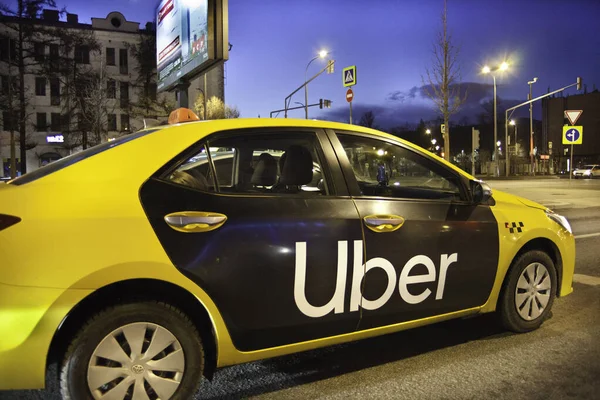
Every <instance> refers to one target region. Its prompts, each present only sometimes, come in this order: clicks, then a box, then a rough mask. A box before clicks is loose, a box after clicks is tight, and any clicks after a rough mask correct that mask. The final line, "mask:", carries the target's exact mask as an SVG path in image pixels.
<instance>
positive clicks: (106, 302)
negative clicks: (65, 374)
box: [46, 278, 218, 380]
mask: <svg viewBox="0 0 600 400" xmlns="http://www.w3.org/2000/svg"><path fill="white" fill-rule="evenodd" d="M144 300H153V301H160V302H165V303H168V304H171V305H173V306H175V307H177V308H179V309H180V310H181V311H182V312H184V313H185V314H186V315H187V316H188V317H189V318H190V320H191V321H192V322H193V323H194V325H195V326H196V328H197V329H198V332H199V333H200V336H201V340H202V344H203V346H204V350H205V354H206V360H205V368H204V376H205V377H206V378H207V379H209V380H210V379H212V377H213V375H214V372H215V369H216V366H217V349H218V347H217V341H216V340H217V339H216V338H217V335H216V334H215V330H214V326H213V323H212V321H211V318H210V315H209V313H208V310H207V309H206V308H205V307H204V305H203V304H202V303H201V302H200V301H199V300H198V299H197V298H196V297H195V296H194V295H193V294H192V293H190V292H189V291H188V290H186V289H184V288H182V287H180V286H178V285H175V284H173V283H170V282H166V281H162V280H158V279H149V278H141V279H128V280H123V281H119V282H114V283H111V284H108V285H106V286H103V287H101V288H99V289H97V290H95V291H94V292H93V293H91V294H89V295H88V296H86V297H85V298H83V300H81V301H80V302H79V303H78V304H77V305H76V306H75V307H73V308H72V309H71V310H70V311H69V313H68V314H67V315H66V316H65V317H64V318H63V320H62V321H61V322H60V325H59V326H58V329H57V330H56V332H55V333H54V336H53V337H52V341H51V342H50V347H49V350H48V357H47V359H46V370H48V368H49V366H50V365H51V364H53V363H55V362H61V361H62V358H63V357H64V356H65V354H66V352H67V349H68V347H69V344H70V342H71V340H72V339H73V338H74V337H75V335H76V334H77V332H78V331H79V329H81V327H82V326H83V325H84V324H85V322H86V321H87V320H88V319H89V317H90V316H92V315H94V314H96V313H97V312H100V311H101V310H103V309H104V308H106V307H109V306H112V305H117V304H123V303H129V302H135V301H144Z"/></svg>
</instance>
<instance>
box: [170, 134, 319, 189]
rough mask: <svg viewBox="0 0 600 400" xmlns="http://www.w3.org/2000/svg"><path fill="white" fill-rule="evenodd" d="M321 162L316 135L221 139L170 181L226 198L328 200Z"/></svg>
mask: <svg viewBox="0 0 600 400" xmlns="http://www.w3.org/2000/svg"><path fill="white" fill-rule="evenodd" d="M320 158H321V157H320V155H319V151H318V145H317V138H316V135H315V134H311V133H293V132H285V133H281V134H278V133H258V134H257V133H240V134H238V135H235V134H234V135H232V134H224V135H221V136H219V135H216V136H214V137H211V138H210V139H209V140H208V141H205V142H203V143H202V144H201V145H200V146H199V148H198V151H197V152H196V153H194V155H193V156H192V157H190V158H189V159H187V160H186V161H185V162H184V163H182V164H181V165H179V166H178V167H177V168H176V169H175V170H174V171H173V172H172V173H170V174H169V175H168V176H167V179H169V180H170V181H172V182H175V183H179V184H183V185H186V186H189V187H192V188H195V189H199V190H205V191H219V192H224V193H239V194H242V193H255V194H257V193H262V194H283V195H285V194H306V195H326V194H328V193H329V190H328V186H327V183H326V182H325V177H324V176H323V171H322V164H321V161H320ZM211 161H212V163H213V164H214V170H213V168H212V166H211ZM215 173H216V185H215Z"/></svg>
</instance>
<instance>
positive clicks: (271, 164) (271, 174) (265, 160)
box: [250, 153, 277, 186]
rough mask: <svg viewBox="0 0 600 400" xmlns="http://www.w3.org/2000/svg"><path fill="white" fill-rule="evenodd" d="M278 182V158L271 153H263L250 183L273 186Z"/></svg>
mask: <svg viewBox="0 0 600 400" xmlns="http://www.w3.org/2000/svg"><path fill="white" fill-rule="evenodd" d="M276 182H277V160H275V157H273V156H272V155H270V154H269V153H262V154H261V155H260V156H259V157H258V163H257V164H256V168H254V173H253V174H252V178H251V179H250V183H252V184H253V185H256V186H273V185H274V184H275V183H276Z"/></svg>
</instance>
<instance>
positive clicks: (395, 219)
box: [363, 215, 405, 233]
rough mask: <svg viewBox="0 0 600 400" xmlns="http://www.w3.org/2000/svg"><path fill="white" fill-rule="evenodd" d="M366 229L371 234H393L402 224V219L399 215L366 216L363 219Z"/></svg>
mask: <svg viewBox="0 0 600 400" xmlns="http://www.w3.org/2000/svg"><path fill="white" fill-rule="evenodd" d="M363 220H364V221H365V225H366V226H367V228H369V229H370V230H372V231H373V232H377V233H383V232H394V231H395V230H397V229H400V227H401V226H402V225H403V224H404V221H405V220H404V218H402V217H401V216H399V215H367V216H366V217H364V218H363Z"/></svg>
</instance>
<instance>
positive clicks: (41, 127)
mask: <svg viewBox="0 0 600 400" xmlns="http://www.w3.org/2000/svg"><path fill="white" fill-rule="evenodd" d="M47 127H48V123H47V121H46V113H37V131H38V132H45V131H46V128H47Z"/></svg>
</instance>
